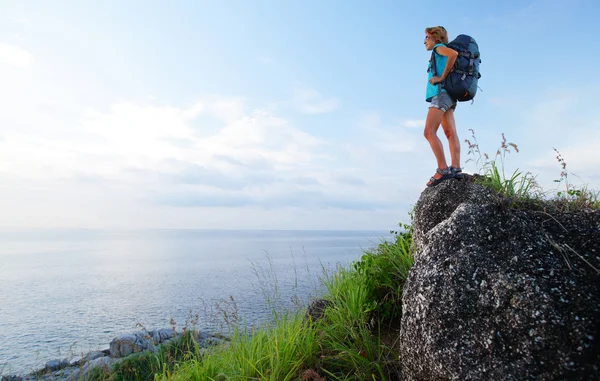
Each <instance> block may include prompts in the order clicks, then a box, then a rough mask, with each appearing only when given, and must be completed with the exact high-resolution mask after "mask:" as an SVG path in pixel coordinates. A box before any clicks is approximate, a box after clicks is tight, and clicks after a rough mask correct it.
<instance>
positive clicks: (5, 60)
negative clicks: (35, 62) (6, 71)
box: [0, 42, 31, 67]
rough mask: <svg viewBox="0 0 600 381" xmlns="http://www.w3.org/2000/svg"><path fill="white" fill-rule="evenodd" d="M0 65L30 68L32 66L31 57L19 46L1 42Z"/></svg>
mask: <svg viewBox="0 0 600 381" xmlns="http://www.w3.org/2000/svg"><path fill="white" fill-rule="evenodd" d="M0 64H6V65H10V66H17V67H29V66H31V55H30V54H29V52H27V51H26V50H24V49H22V48H20V47H18V46H14V45H9V44H6V43H3V42H0Z"/></svg>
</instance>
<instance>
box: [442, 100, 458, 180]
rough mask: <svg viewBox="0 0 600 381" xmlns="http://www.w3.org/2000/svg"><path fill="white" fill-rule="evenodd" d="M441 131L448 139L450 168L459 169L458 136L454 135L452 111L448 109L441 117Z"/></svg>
mask: <svg viewBox="0 0 600 381" xmlns="http://www.w3.org/2000/svg"><path fill="white" fill-rule="evenodd" d="M442 129H443V130H444V134H445V135H446V137H447V138H448V144H449V146H450V158H451V159H452V166H453V167H454V168H460V141H459V140H458V134H457V133H456V122H455V121H454V110H452V109H450V110H448V111H446V112H445V113H444V115H443V117H442Z"/></svg>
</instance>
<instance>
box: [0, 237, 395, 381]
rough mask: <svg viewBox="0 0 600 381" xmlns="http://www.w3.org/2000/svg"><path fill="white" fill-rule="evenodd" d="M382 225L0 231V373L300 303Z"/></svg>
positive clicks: (268, 315)
mask: <svg viewBox="0 0 600 381" xmlns="http://www.w3.org/2000/svg"><path fill="white" fill-rule="evenodd" d="M388 239H390V236H389V232H384V231H306V230H302V231H290V230H281V231H240V230H127V231H125V230H122V231H115V230H80V229H74V230H55V229H54V230H40V229H36V230H0V375H8V374H26V373H30V372H32V371H34V370H37V369H40V368H41V367H43V366H44V364H45V362H46V361H48V360H51V359H61V358H70V357H74V356H77V355H82V354H85V353H87V352H89V351H90V350H103V349H107V348H108V346H109V344H110V341H111V340H112V339H113V338H114V337H116V336H118V335H119V334H122V333H130V332H135V331H137V330H140V329H148V330H152V329H156V328H173V327H174V328H175V329H177V330H181V329H182V328H183V327H188V328H191V327H194V328H196V329H199V330H201V331H202V330H203V331H207V332H209V331H210V332H226V330H227V329H230V328H231V327H232V326H234V325H238V326H246V327H250V326H260V325H261V324H265V323H267V322H268V321H270V319H272V318H273V316H274V313H283V312H285V311H290V310H294V309H298V308H305V307H306V305H308V303H309V302H310V300H311V299H313V298H315V297H318V296H320V295H322V293H323V284H322V280H323V279H326V277H327V276H328V275H330V274H331V273H333V272H335V271H336V269H337V268H338V267H339V266H348V265H349V264H350V263H351V262H352V261H356V260H358V259H360V257H361V256H362V254H363V251H364V250H366V249H370V248H373V247H375V246H376V245H377V244H379V243H380V242H381V241H382V240H388Z"/></svg>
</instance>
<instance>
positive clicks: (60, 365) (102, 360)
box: [0, 328, 227, 381]
mask: <svg viewBox="0 0 600 381" xmlns="http://www.w3.org/2000/svg"><path fill="white" fill-rule="evenodd" d="M181 336H182V333H180V332H175V330H173V329H171V328H163V329H154V330H151V331H148V330H141V331H136V332H133V333H127V334H122V335H119V336H117V337H115V338H114V339H113V340H112V341H111V342H110V345H109V347H108V348H107V349H105V350H101V351H91V352H88V353H87V354H85V355H83V356H73V357H69V358H61V359H52V360H49V361H47V362H46V364H45V366H44V367H43V368H42V369H39V370H37V371H35V372H32V373H30V374H26V375H7V376H2V377H1V378H0V381H34V380H42V381H76V380H82V381H85V380H88V379H89V377H90V374H91V372H92V371H93V370H94V369H96V368H100V369H103V370H108V369H110V368H111V367H112V366H113V365H115V364H116V363H118V362H120V361H123V360H124V359H126V358H127V357H128V356H131V355H133V354H136V353H141V352H156V351H157V350H158V349H159V348H160V347H161V346H163V345H168V344H170V343H172V342H173V341H175V340H177V339H178V338H180V337H181ZM192 336H193V338H194V340H195V341H196V343H198V346H199V347H200V350H201V351H203V350H204V348H207V347H209V346H211V345H219V344H222V343H224V342H226V341H227V338H226V337H225V336H223V335H219V334H208V333H204V332H197V331H194V332H192Z"/></svg>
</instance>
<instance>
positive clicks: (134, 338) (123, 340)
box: [110, 331, 154, 357]
mask: <svg viewBox="0 0 600 381" xmlns="http://www.w3.org/2000/svg"><path fill="white" fill-rule="evenodd" d="M151 338H152V337H151V336H150V335H149V334H148V333H147V332H144V331H139V332H135V333H128V334H124V335H121V336H118V337H115V338H114V339H113V340H112V341H111V342H110V355H111V356H112V357H127V356H129V355H130V354H132V353H137V352H141V351H144V350H146V349H148V348H149V347H150V345H151V344H150V341H151ZM152 345H154V342H152Z"/></svg>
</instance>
